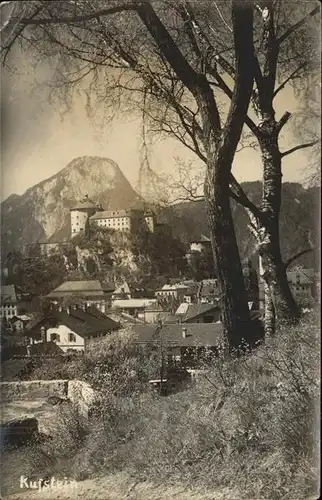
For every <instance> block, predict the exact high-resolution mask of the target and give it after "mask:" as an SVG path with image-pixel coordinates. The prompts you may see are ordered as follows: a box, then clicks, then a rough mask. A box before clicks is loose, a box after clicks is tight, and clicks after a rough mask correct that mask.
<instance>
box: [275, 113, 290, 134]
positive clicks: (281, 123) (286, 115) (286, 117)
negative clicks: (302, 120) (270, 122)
mask: <svg viewBox="0 0 322 500" xmlns="http://www.w3.org/2000/svg"><path fill="white" fill-rule="evenodd" d="M290 118H291V113H289V112H288V111H286V112H285V113H284V115H283V116H282V118H281V119H280V120H279V122H278V123H277V125H276V132H277V134H279V133H280V131H281V130H282V128H283V127H284V125H286V123H287V122H288V121H289V119H290Z"/></svg>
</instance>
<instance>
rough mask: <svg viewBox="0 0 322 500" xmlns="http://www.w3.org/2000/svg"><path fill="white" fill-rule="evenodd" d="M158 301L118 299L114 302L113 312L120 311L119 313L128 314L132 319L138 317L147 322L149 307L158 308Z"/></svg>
mask: <svg viewBox="0 0 322 500" xmlns="http://www.w3.org/2000/svg"><path fill="white" fill-rule="evenodd" d="M156 303H157V300H156V299H148V298H141V299H116V300H113V301H112V311H113V310H115V311H118V312H119V313H126V314H129V315H130V316H132V317H136V318H138V319H140V320H142V321H145V311H146V308H147V307H148V306H151V305H154V306H156Z"/></svg>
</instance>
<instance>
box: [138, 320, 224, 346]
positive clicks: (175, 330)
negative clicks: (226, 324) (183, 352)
mask: <svg viewBox="0 0 322 500" xmlns="http://www.w3.org/2000/svg"><path fill="white" fill-rule="evenodd" d="M183 328H184V329H185V331H186V337H183V335H182V333H183ZM132 329H133V332H134V334H135V335H136V340H135V342H136V343H157V344H160V343H163V342H166V343H167V344H170V345H174V346H175V345H177V346H178V345H179V346H182V347H184V346H186V347H188V346H215V345H218V344H219V343H220V341H221V340H222V334H223V326H222V324H221V323H209V324H205V323H187V324H185V325H180V324H172V325H170V324H169V325H163V326H162V327H161V328H160V327H158V326H157V325H135V326H133V328H132Z"/></svg>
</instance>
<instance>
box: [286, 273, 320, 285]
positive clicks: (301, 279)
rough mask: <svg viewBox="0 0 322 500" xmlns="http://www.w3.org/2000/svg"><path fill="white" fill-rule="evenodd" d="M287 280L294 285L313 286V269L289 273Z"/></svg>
mask: <svg viewBox="0 0 322 500" xmlns="http://www.w3.org/2000/svg"><path fill="white" fill-rule="evenodd" d="M287 280H288V281H289V282H291V283H293V284H296V283H299V284H301V285H311V284H312V283H313V280H314V271H313V269H298V270H296V271H288V273H287Z"/></svg>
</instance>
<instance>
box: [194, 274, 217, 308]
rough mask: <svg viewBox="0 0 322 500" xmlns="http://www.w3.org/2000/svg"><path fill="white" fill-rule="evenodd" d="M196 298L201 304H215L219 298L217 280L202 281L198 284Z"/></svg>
mask: <svg viewBox="0 0 322 500" xmlns="http://www.w3.org/2000/svg"><path fill="white" fill-rule="evenodd" d="M197 297H198V302H200V303H201V304H217V303H218V301H219V298H220V290H219V284H218V280H217V279H216V278H214V279H207V280H202V281H201V282H200V284H199V289H198V292H197Z"/></svg>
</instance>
